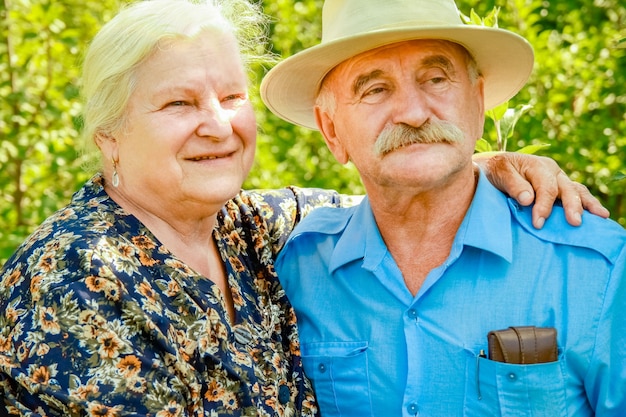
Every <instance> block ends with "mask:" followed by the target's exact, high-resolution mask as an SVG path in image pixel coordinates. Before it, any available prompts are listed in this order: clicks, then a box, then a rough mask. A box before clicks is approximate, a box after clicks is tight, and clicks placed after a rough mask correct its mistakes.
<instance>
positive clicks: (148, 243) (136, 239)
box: [131, 235, 156, 249]
mask: <svg viewBox="0 0 626 417" xmlns="http://www.w3.org/2000/svg"><path fill="white" fill-rule="evenodd" d="M131 240H132V241H133V243H134V244H135V246H137V247H139V248H141V249H154V248H155V246H156V245H155V244H154V241H152V239H149V238H148V237H147V236H141V235H140V236H133V238H132V239H131Z"/></svg>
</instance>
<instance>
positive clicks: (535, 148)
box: [515, 143, 550, 155]
mask: <svg viewBox="0 0 626 417" xmlns="http://www.w3.org/2000/svg"><path fill="white" fill-rule="evenodd" d="M549 147H550V144H549V143H540V144H538V145H527V146H524V147H522V148H519V149H518V150H516V151H515V152H519V153H525V154H529V155H534V154H536V153H537V152H539V151H540V150H542V149H546V148H549Z"/></svg>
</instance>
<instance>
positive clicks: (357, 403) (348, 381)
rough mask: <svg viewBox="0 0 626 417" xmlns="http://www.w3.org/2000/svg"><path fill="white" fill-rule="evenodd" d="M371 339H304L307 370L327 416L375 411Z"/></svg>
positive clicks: (321, 408) (303, 360)
mask: <svg viewBox="0 0 626 417" xmlns="http://www.w3.org/2000/svg"><path fill="white" fill-rule="evenodd" d="M367 348H368V345H367V342H329V343H303V344H302V362H303V364H304V371H305V372H306V374H307V376H308V377H309V378H310V379H311V381H312V382H313V388H314V389H315V394H316V397H317V401H318V403H319V406H320V411H321V414H322V415H323V416H324V417H332V416H341V415H355V416H361V415H362V416H367V415H370V414H371V401H370V389H369V376H368V367H367Z"/></svg>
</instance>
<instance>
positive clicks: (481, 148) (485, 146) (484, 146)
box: [474, 138, 493, 153]
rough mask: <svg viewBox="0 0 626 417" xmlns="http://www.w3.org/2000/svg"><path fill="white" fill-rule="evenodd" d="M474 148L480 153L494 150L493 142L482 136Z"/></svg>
mask: <svg viewBox="0 0 626 417" xmlns="http://www.w3.org/2000/svg"><path fill="white" fill-rule="evenodd" d="M474 150H475V151H476V152H478V153H483V152H493V148H492V147H491V144H490V143H489V142H488V141H486V140H485V139H482V138H481V139H478V140H477V141H476V146H475V147H474Z"/></svg>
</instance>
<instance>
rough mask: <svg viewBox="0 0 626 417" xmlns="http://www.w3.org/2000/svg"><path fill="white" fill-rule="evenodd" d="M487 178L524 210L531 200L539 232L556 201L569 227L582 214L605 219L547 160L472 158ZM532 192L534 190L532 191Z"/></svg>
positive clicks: (523, 156) (598, 207)
mask: <svg viewBox="0 0 626 417" xmlns="http://www.w3.org/2000/svg"><path fill="white" fill-rule="evenodd" d="M474 161H475V162H477V163H478V164H479V165H480V166H481V167H482V168H483V170H484V171H485V174H486V175H487V178H488V179H489V181H491V183H492V184H493V185H494V186H496V187H497V188H498V189H499V190H500V191H502V192H505V193H507V194H508V195H510V196H512V197H514V198H515V199H516V200H517V201H518V203H520V204H522V205H524V206H527V205H529V204H531V203H532V202H533V200H534V202H535V205H534V206H533V211H532V217H533V226H534V227H535V228H537V229H541V228H542V227H543V225H544V223H545V221H546V219H547V218H548V217H550V214H551V213H552V207H553V206H554V203H555V201H556V200H557V199H560V200H561V202H562V204H563V209H564V211H565V218H566V220H567V222H568V223H569V224H571V225H572V226H579V225H580V224H581V223H582V214H583V210H584V209H586V210H588V211H589V212H591V213H593V214H595V215H597V216H600V217H605V218H606V217H608V216H609V211H608V210H607V209H606V208H604V207H603V206H602V204H601V203H600V201H599V200H598V199H597V198H595V197H594V196H593V195H591V192H589V190H588V189H587V187H585V186H584V185H582V184H579V183H577V182H574V181H572V180H570V179H569V177H568V176H567V174H565V172H563V170H561V168H560V167H559V165H558V164H557V163H556V162H555V161H554V160H553V159H551V158H547V157H544V156H536V155H526V154H519V153H515V152H503V153H498V154H495V155H493V156H491V155H490V156H488V157H485V158H480V159H479V158H474ZM533 189H534V190H533Z"/></svg>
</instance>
